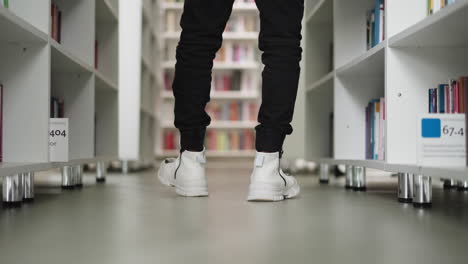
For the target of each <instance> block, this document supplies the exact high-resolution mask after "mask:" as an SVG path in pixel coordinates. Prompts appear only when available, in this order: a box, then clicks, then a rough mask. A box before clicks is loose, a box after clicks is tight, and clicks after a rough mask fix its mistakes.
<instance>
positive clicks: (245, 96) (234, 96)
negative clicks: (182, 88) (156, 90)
mask: <svg viewBox="0 0 468 264" xmlns="http://www.w3.org/2000/svg"><path fill="white" fill-rule="evenodd" d="M161 97H162V98H163V99H168V100H174V95H173V94H172V92H171V91H164V92H162V94H161ZM210 98H211V100H258V99H259V94H258V93H245V92H240V91H227V92H212V93H211V94H210Z"/></svg>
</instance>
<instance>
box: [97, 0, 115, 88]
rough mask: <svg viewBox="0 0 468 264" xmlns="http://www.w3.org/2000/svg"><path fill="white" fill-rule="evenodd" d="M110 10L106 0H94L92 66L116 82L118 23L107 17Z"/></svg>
mask: <svg viewBox="0 0 468 264" xmlns="http://www.w3.org/2000/svg"><path fill="white" fill-rule="evenodd" d="M112 10H113V8H112V7H111V6H110V3H109V2H108V1H107V0H97V1H96V12H97V14H96V15H97V16H96V31H95V41H96V44H95V45H97V47H95V48H94V49H93V50H94V51H95V54H94V57H95V62H94V68H96V70H97V71H98V72H99V73H100V75H102V76H105V77H106V79H109V80H110V81H111V82H112V83H118V74H119V73H118V65H119V23H118V20H116V19H112V17H109V16H110V15H111V14H110V12H112ZM104 14H107V16H105V15H104ZM96 57H97V58H96Z"/></svg>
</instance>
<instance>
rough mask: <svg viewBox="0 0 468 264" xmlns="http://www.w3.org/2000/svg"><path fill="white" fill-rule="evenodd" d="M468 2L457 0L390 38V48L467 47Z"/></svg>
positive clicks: (467, 0)
mask: <svg viewBox="0 0 468 264" xmlns="http://www.w3.org/2000/svg"><path fill="white" fill-rule="evenodd" d="M467 17H468V0H457V1H456V2H455V3H453V4H451V5H449V6H447V7H444V8H443V9H441V10H440V11H439V12H437V13H435V14H433V15H430V16H428V17H426V18H425V19H423V20H422V21H420V22H418V23H416V24H415V25H413V26H411V27H409V28H408V29H406V30H404V31H402V32H401V33H399V34H396V35H395V36H393V37H391V38H390V40H389V43H390V46H391V47H466V46H468V27H467V22H466V18H467Z"/></svg>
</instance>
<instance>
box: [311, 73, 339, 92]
mask: <svg viewBox="0 0 468 264" xmlns="http://www.w3.org/2000/svg"><path fill="white" fill-rule="evenodd" d="M334 77H335V71H332V72H330V73H328V74H327V75H325V76H323V77H322V78H321V79H319V80H318V81H316V82H314V83H312V84H311V85H309V86H307V88H306V92H310V91H313V90H315V89H320V88H322V87H327V88H330V89H333V78H334Z"/></svg>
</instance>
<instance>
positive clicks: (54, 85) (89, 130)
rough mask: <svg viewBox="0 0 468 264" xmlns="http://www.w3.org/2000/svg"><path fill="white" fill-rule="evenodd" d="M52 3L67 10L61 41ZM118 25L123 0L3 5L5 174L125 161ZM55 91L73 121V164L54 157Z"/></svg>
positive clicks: (0, 68)
mask: <svg viewBox="0 0 468 264" xmlns="http://www.w3.org/2000/svg"><path fill="white" fill-rule="evenodd" d="M52 3H53V4H55V5H57V6H58V7H59V8H60V11H61V30H60V34H61V38H60V41H59V40H58V39H57V38H56V37H55V35H53V34H52V31H53V30H57V29H51V26H52V24H53V23H52V20H53V19H56V18H53V17H54V16H53V15H52V11H51V4H52ZM118 25H119V13H118V1H117V0H77V1H66V0H54V1H50V0H36V1H10V5H9V7H8V8H6V7H4V6H0V31H1V32H2V33H1V34H0V47H1V48H0V57H1V58H2V63H1V64H0V83H1V84H3V87H4V88H3V89H4V90H3V92H4V93H3V124H2V132H3V135H2V142H3V153H2V154H3V162H1V163H0V176H4V177H5V178H8V177H10V176H14V175H18V174H22V173H28V172H37V171H42V170H49V169H54V168H62V167H67V166H78V167H81V165H84V164H87V163H99V162H104V161H110V160H118V159H119V153H118V141H117V138H118V129H117V128H118V126H117V124H118V94H119V85H118V83H119V82H118V81H119V80H118V74H119V73H118V55H119V54H118V47H119V46H118V34H119V33H118V32H119V31H118ZM96 41H97V42H98V43H99V49H98V52H97V54H98V61H99V63H98V65H95V55H96V54H95V53H96V52H95V42H96ZM96 66H97V67H96ZM52 96H54V97H59V98H61V99H63V101H64V116H65V117H66V118H69V135H70V137H69V161H68V162H53V161H51V160H50V159H49V118H50V114H51V97H52ZM77 184H79V183H77Z"/></svg>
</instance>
